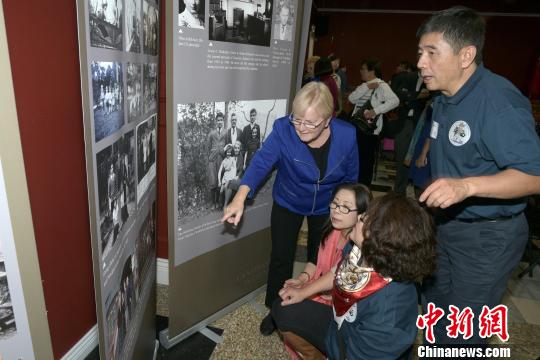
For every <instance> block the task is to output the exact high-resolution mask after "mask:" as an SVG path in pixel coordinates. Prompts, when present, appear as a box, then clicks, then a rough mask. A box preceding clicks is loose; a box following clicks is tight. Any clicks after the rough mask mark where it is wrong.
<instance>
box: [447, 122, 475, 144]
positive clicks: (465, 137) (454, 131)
mask: <svg viewBox="0 0 540 360" xmlns="http://www.w3.org/2000/svg"><path fill="white" fill-rule="evenodd" d="M470 138H471V128H470V127H469V124H467V123H466V122H465V121H463V120H458V121H456V122H455V123H453V124H452V126H450V131H448V140H450V142H451V143H452V145H454V146H461V145H465V144H466V143H467V141H469V139H470Z"/></svg>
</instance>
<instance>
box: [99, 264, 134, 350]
mask: <svg viewBox="0 0 540 360" xmlns="http://www.w3.org/2000/svg"><path fill="white" fill-rule="evenodd" d="M135 266H136V265H135V263H134V261H133V255H129V256H128V258H127V259H126V261H125V262H124V265H123V267H122V273H121V277H120V283H119V285H118V290H117V291H116V292H115V294H114V296H112V298H107V299H106V309H107V311H106V319H107V333H108V336H107V339H108V348H107V351H106V353H107V359H121V358H122V357H123V356H124V355H125V352H124V351H123V349H124V346H125V345H126V344H125V343H126V335H127V333H128V332H129V331H130V329H131V320H132V319H133V318H134V315H135V310H136V308H137V307H136V304H137V301H138V298H137V296H138V294H136V291H135V286H134V285H135V284H134V273H135V270H136V269H135V268H134V267H135ZM131 331H133V330H131Z"/></svg>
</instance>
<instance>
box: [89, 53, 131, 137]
mask: <svg viewBox="0 0 540 360" xmlns="http://www.w3.org/2000/svg"><path fill="white" fill-rule="evenodd" d="M90 67H91V71H92V96H93V114H94V134H95V141H96V142H98V141H100V140H101V139H103V138H106V137H107V136H109V135H111V134H113V133H115V132H116V131H118V130H119V129H120V128H121V127H122V126H123V125H124V83H123V76H122V64H121V63H120V62H107V61H94V62H92V64H91V65H90Z"/></svg>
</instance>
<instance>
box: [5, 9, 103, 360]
mask: <svg viewBox="0 0 540 360" xmlns="http://www.w3.org/2000/svg"><path fill="white" fill-rule="evenodd" d="M3 5H4V15H5V22H6V31H7V37H8V46H9V54H10V59H11V68H12V74H13V83H14V89H15V99H16V103H17V113H18V118H19V127H20V133H21V141H22V147H23V154H24V163H25V167H26V176H27V180H28V191H29V195H30V204H31V207H32V217H33V222H34V229H35V236H36V243H37V250H38V256H39V265H40V269H41V276H42V279H43V288H44V292H45V304H46V306H47V311H48V313H47V315H48V320H49V327H50V331H51V338H52V345H53V350H54V355H55V358H60V357H61V356H62V355H64V354H65V353H66V352H67V351H69V349H70V348H71V347H73V345H74V344H75V343H76V342H77V341H79V339H80V338H81V337H82V336H83V335H84V334H85V333H87V332H88V330H89V329H90V328H91V327H92V326H93V325H94V324H96V315H95V312H96V310H95V300H94V290H93V289H94V286H93V277H92V261H91V258H92V256H91V248H90V230H89V221H88V199H87V187H86V169H85V161H84V159H85V156H84V139H83V120H82V111H81V82H80V72H79V52H78V45H77V44H78V40H77V14H76V2H75V1H73V0H56V1H54V2H50V1H36V0H24V1H19V0H4V1H3ZM0 81H1V80H0Z"/></svg>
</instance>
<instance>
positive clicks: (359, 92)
mask: <svg viewBox="0 0 540 360" xmlns="http://www.w3.org/2000/svg"><path fill="white" fill-rule="evenodd" d="M368 91H369V88H368V87H367V84H366V83H363V84H362V85H360V86H358V87H357V88H356V89H355V90H354V91H353V92H352V93H351V94H350V95H349V101H350V102H351V103H353V104H354V105H358V106H362V105H363V103H361V104H360V103H358V102H359V101H360V99H361V98H362V97H363V96H364V95H365V94H366V93H367V92H368Z"/></svg>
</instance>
